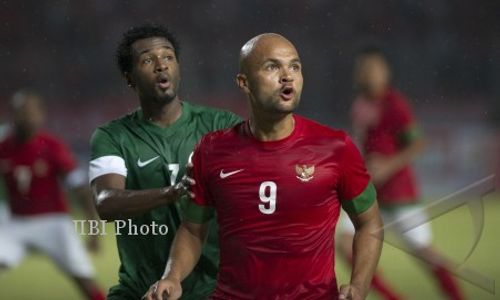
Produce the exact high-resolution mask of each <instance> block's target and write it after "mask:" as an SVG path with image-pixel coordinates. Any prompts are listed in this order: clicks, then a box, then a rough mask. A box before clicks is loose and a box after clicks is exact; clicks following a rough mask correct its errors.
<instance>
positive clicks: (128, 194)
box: [95, 187, 179, 220]
mask: <svg viewBox="0 0 500 300" xmlns="http://www.w3.org/2000/svg"><path fill="white" fill-rule="evenodd" d="M178 197H179V193H178V192H177V191H175V190H174V187H165V188H159V189H149V190H122V189H104V190H101V191H100V192H99V193H97V195H95V202H96V207H97V212H98V213H99V216H100V217H101V219H104V220H119V219H125V218H131V217H136V216H139V215H142V214H144V213H146V212H148V211H149V210H151V209H154V208H156V207H159V206H162V205H167V204H170V203H173V202H174V201H176V200H177V198H178Z"/></svg>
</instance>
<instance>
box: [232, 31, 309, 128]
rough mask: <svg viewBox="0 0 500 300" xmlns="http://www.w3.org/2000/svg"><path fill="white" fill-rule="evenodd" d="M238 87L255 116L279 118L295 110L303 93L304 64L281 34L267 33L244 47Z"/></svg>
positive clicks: (293, 47) (237, 79) (237, 78)
mask: <svg viewBox="0 0 500 300" xmlns="http://www.w3.org/2000/svg"><path fill="white" fill-rule="evenodd" d="M236 84H237V85H238V87H239V88H240V89H241V90H242V91H243V92H244V93H245V95H246V96H247V98H248V99H249V100H250V105H251V108H252V113H253V114H254V116H263V115H267V117H270V118H276V117H277V118H280V117H282V116H284V115H288V114H290V113H291V112H293V111H294V109H295V108H296V107H297V105H298V104H299V101H300V95H301V93H302V85H303V78H302V63H301V62H300V57H299V54H298V52H297V49H295V46H294V45H293V44H292V43H291V42H290V41H289V40H287V39H286V38H285V37H283V36H282V35H279V34H276V33H264V34H260V35H258V36H256V37H253V38H252V39H250V40H249V41H248V42H246V43H245V45H243V47H241V51H240V71H239V74H237V75H236Z"/></svg>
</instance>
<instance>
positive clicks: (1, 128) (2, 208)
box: [0, 123, 10, 225]
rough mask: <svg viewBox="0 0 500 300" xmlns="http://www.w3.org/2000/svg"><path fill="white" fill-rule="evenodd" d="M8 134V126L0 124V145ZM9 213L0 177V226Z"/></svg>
mask: <svg viewBox="0 0 500 300" xmlns="http://www.w3.org/2000/svg"><path fill="white" fill-rule="evenodd" d="M8 132H9V125H8V124H6V123H5V124H4V123H0V143H1V142H2V141H3V140H4V139H5V137H6V136H7V134H8ZM9 216H10V212H9V207H8V204H7V188H6V187H5V181H4V178H3V176H1V175H0V225H2V224H3V223H5V222H7V220H8V219H9Z"/></svg>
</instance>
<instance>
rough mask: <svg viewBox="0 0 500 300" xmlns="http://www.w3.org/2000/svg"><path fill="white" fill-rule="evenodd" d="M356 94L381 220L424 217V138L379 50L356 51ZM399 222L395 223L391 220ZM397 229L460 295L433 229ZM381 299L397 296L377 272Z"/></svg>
mask: <svg viewBox="0 0 500 300" xmlns="http://www.w3.org/2000/svg"><path fill="white" fill-rule="evenodd" d="M354 77H355V83H356V86H357V88H358V90H359V95H358V97H357V98H356V99H355V101H354V103H353V106H352V111H351V117H352V123H353V129H354V135H355V137H356V138H357V139H358V141H359V143H360V144H361V145H362V148H363V149H364V153H365V156H366V163H367V167H368V171H369V173H370V175H371V176H372V181H373V183H374V185H375V187H376V189H377V197H378V200H379V204H380V211H381V215H382V217H383V219H384V223H385V224H388V223H391V222H393V221H395V220H400V219H404V218H405V217H407V216H409V215H412V216H416V217H418V218H419V219H421V220H425V219H426V214H425V212H424V211H423V210H422V209H421V207H420V206H419V201H418V200H419V192H418V187H417V183H416V180H415V176H414V174H413V171H412V168H411V166H410V164H411V162H412V161H413V160H414V159H415V158H416V157H417V156H418V155H419V154H420V153H421V152H422V150H423V148H424V139H423V137H422V134H421V132H420V130H419V128H418V125H417V122H416V120H415V118H414V117H413V114H412V111H411V108H410V105H409V103H408V102H407V100H406V99H405V97H404V96H403V95H402V94H401V93H400V92H399V91H397V90H396V89H394V88H393V87H391V85H390V79H391V76H390V68H389V64H388V63H387V60H386V58H385V56H384V54H383V53H382V52H381V50H379V49H377V48H374V47H369V48H366V49H364V50H363V51H361V52H360V54H359V55H358V56H357V58H356V61H355V67H354ZM348 223H349V222H348V220H347V221H341V222H340V224H342V225H341V226H340V228H339V231H340V232H341V234H340V243H339V244H340V245H341V247H340V249H341V251H340V252H341V253H342V254H344V256H345V257H346V258H347V259H349V258H350V255H351V245H352V233H353V232H354V230H353V227H352V225H350V224H348ZM394 224H399V223H394ZM403 227H404V225H401V228H397V231H398V233H399V234H400V236H401V237H402V238H403V240H404V242H405V243H406V245H407V246H408V248H409V249H410V251H412V252H413V253H414V254H415V255H416V256H418V257H421V258H422V259H423V260H424V261H426V262H428V263H429V264H430V269H431V271H432V273H433V274H434V276H435V278H436V279H437V281H438V282H439V284H440V287H441V289H442V291H443V292H444V293H445V294H446V295H447V297H448V298H449V299H463V296H462V293H461V291H460V289H459V288H458V285H457V283H456V282H455V280H454V278H453V277H452V276H451V275H450V274H449V272H448V271H447V269H446V261H445V259H444V258H443V257H441V256H440V255H439V254H438V253H436V251H435V250H433V249H432V247H431V238H432V233H431V228H430V225H429V224H428V223H424V224H422V225H420V226H418V227H416V228H414V229H412V230H409V231H408V230H407V228H403ZM372 286H373V287H374V289H375V290H376V291H377V292H379V293H380V294H381V295H382V296H383V297H384V299H400V297H399V296H398V295H397V294H396V293H395V292H393V291H392V288H390V287H389V286H388V284H387V283H385V282H384V280H383V279H382V277H381V276H380V274H379V272H377V273H375V275H374V279H373V282H372Z"/></svg>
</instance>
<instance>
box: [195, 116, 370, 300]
mask: <svg viewBox="0 0 500 300" xmlns="http://www.w3.org/2000/svg"><path fill="white" fill-rule="evenodd" d="M294 119H295V127H294V130H293V132H292V133H291V135H290V136H288V137H287V138H285V139H282V140H279V141H271V142H262V141H259V140H257V139H255V138H254V137H253V135H252V134H251V132H250V130H249V124H248V122H243V123H240V124H239V125H237V126H235V127H233V128H232V129H227V130H225V131H218V132H214V133H210V134H208V135H206V136H205V137H204V138H203V139H202V140H201V142H200V144H199V145H198V147H197V149H196V150H195V153H194V155H193V164H194V169H193V176H194V179H195V180H196V182H197V184H196V185H195V188H194V193H195V195H196V199H194V200H193V201H194V202H195V205H196V206H197V207H199V206H202V207H206V206H213V207H214V208H215V211H216V213H217V220H218V224H219V243H220V266H219V274H218V280H217V287H216V289H215V291H214V294H213V295H212V298H211V299H231V300H237V299H300V300H305V299H315V300H317V299H336V297H337V295H338V291H337V284H336V279H335V272H334V238H333V237H334V232H335V226H336V223H337V220H338V217H339V212H340V205H341V201H342V202H344V201H346V202H349V201H353V200H352V199H355V198H356V197H357V196H359V195H360V194H363V193H364V191H365V190H367V189H368V187H369V186H370V183H369V175H368V174H367V172H366V169H365V167H364V162H363V160H362V158H361V155H360V153H359V151H358V150H357V148H356V146H355V145H354V144H353V143H352V141H351V139H350V138H349V137H348V136H347V135H346V134H345V133H344V132H342V131H337V130H332V129H330V128H327V127H325V126H322V125H319V124H317V123H315V122H313V121H310V120H307V119H305V118H302V117H299V116H296V115H295V116H294ZM372 196H373V194H372ZM373 198H374V197H373ZM371 203H373V201H372V202H371ZM370 205H371V204H370ZM186 218H187V219H188V220H189V221H192V220H193V219H192V218H190V217H189V214H187V216H186Z"/></svg>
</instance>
